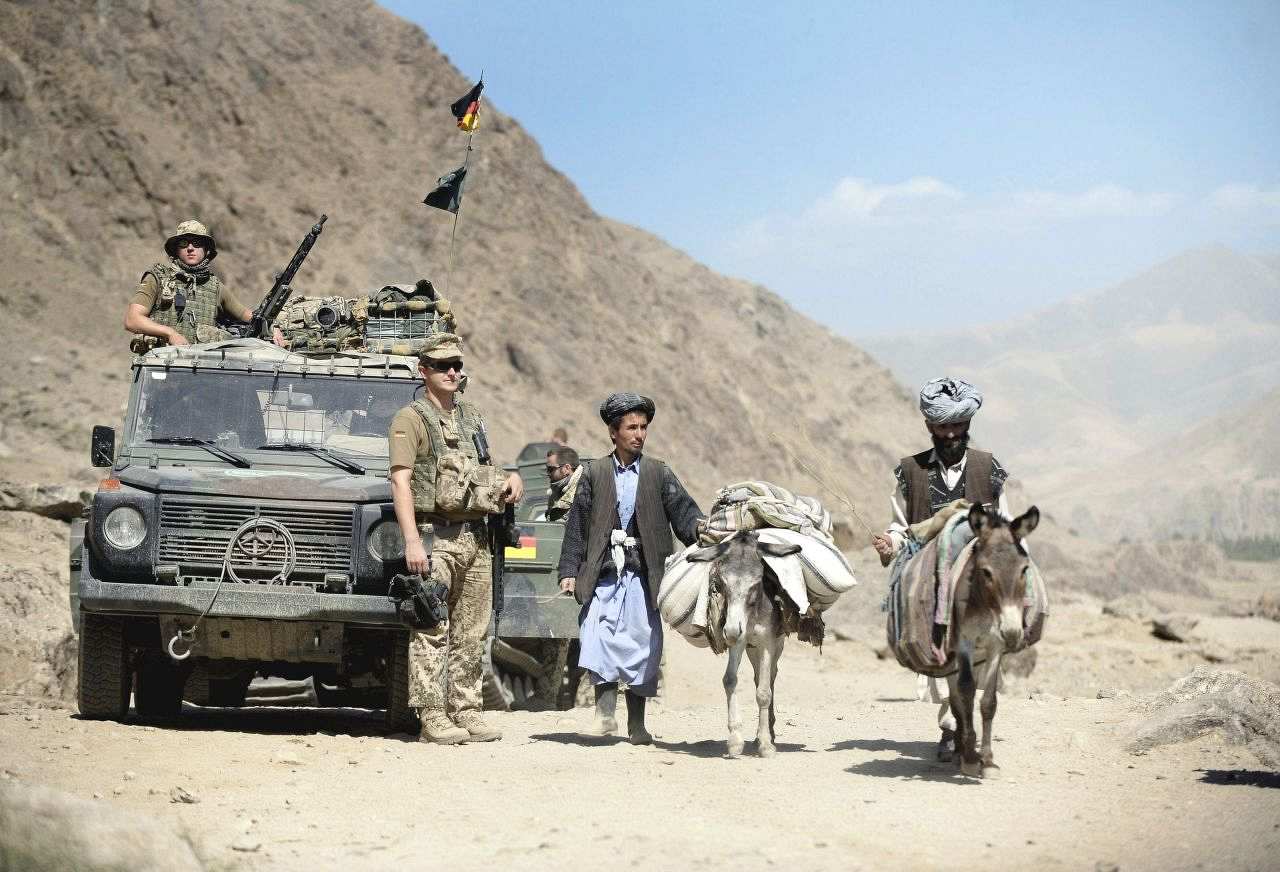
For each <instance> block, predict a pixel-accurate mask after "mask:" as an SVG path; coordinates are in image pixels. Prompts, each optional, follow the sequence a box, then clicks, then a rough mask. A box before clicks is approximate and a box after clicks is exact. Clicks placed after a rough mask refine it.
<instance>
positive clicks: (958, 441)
mask: <svg viewBox="0 0 1280 872" xmlns="http://www.w3.org/2000/svg"><path fill="white" fill-rule="evenodd" d="M968 448H969V434H968V433H965V434H964V435H963V436H957V437H956V438H954V439H943V438H941V437H939V436H934V437H933V450H934V451H936V452H937V453H938V457H940V458H941V459H942V462H943V463H945V464H946V465H947V466H955V465H956V464H957V463H959V462H960V458H962V457H964V453H965V451H966V450H967V449H968Z"/></svg>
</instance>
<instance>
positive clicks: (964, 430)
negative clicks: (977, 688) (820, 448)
mask: <svg viewBox="0 0 1280 872" xmlns="http://www.w3.org/2000/svg"><path fill="white" fill-rule="evenodd" d="M981 406H982V394H981V392H979V391H978V389H977V388H975V387H974V386H973V385H971V384H969V383H968V382H966V381H962V380H961V379H951V378H935V379H932V380H930V381H928V382H926V383H925V385H924V387H922V388H921V389H920V412H921V414H923V415H924V421H925V429H927V430H928V431H929V438H930V439H932V440H933V447H932V448H930V449H928V450H926V451H921V452H920V453H919V454H913V455H912V456H910V457H904V458H902V461H901V462H900V463H899V464H898V467H897V468H896V469H894V471H893V475H894V478H896V479H897V482H898V486H897V488H896V489H895V490H894V492H893V494H892V496H891V497H890V503H891V505H892V507H893V517H894V521H893V523H891V524H890V525H889V527H888V529H886V530H885V531H884V532H883V533H881V534H879V535H877V536H876V537H875V538H874V540H873V545H874V546H875V549H876V553H877V554H879V555H880V562H881V564H882V565H885V566H888V565H889V563H890V562H891V561H892V560H893V558H894V556H895V555H896V554H897V553H898V551H900V550H901V549H902V547H903V545H904V544H906V541H907V538H908V536H909V535H910V533H909V531H908V529H907V528H908V527H910V526H911V525H912V524H918V523H920V522H921V521H927V520H928V519H929V518H931V517H932V516H933V515H934V514H935V513H937V512H938V511H939V510H940V509H942V508H943V507H944V506H946V505H947V504H949V503H951V502H952V501H953V500H968V501H969V502H972V503H986V504H989V505H993V506H995V508H996V511H997V512H999V513H1000V516H1001V517H1003V518H1005V519H1006V520H1012V517H1013V516H1012V515H1010V514H1009V502H1008V499H1007V498H1006V496H1005V488H1004V484H1005V481H1006V479H1008V477H1009V473H1008V472H1006V471H1005V469H1004V467H1003V466H1001V465H1000V463H999V461H997V460H996V459H995V457H993V456H992V455H991V453H990V452H987V451H979V450H978V449H976V448H970V447H969V422H970V421H971V420H972V419H973V416H974V415H976V414H977V413H978V409H979V408H981ZM920 678H921V683H922V684H923V685H926V686H927V693H928V695H929V699H930V700H931V701H932V702H935V703H939V706H940V707H939V709H938V727H939V728H940V729H941V730H942V738H941V740H940V741H939V742H938V759H939V760H944V761H945V760H950V759H951V757H952V754H954V753H955V729H956V721H955V717H954V716H953V715H952V714H951V706H950V703H949V702H948V700H946V699H944V698H943V697H942V694H941V693H940V691H939V688H938V685H937V683H936V680H934V679H927V680H926V679H925V677H924V676H921V677H920ZM922 698H923V697H922Z"/></svg>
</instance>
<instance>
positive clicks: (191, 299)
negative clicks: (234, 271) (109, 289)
mask: <svg viewBox="0 0 1280 872" xmlns="http://www.w3.org/2000/svg"><path fill="white" fill-rule="evenodd" d="M164 250H165V253H166V254H168V255H169V261H168V263H157V264H155V265H154V266H152V267H151V268H150V269H148V270H147V271H146V272H144V273H143V274H142V280H141V281H140V282H139V283H138V290H137V292H136V293H134V295H133V299H132V300H130V301H129V308H128V310H127V311H126V312H125V315H124V329H126V330H128V331H129V332H131V333H137V334H140V335H139V340H141V344H140V345H139V346H138V347H136V348H135V350H145V346H146V345H148V344H150V345H153V346H154V345H165V344H168V345H187V344H189V343H192V342H202V341H209V340H210V339H216V338H217V337H218V334H217V333H215V332H214V331H216V330H217V327H216V326H215V325H214V321H215V319H216V318H217V315H218V310H219V309H221V310H222V312H223V313H224V314H226V315H227V316H228V317H230V318H234V319H236V320H238V321H245V322H248V321H249V320H250V319H251V318H252V317H253V311H252V310H251V309H249V308H247V307H246V306H245V305H244V304H243V303H241V302H240V301H239V300H238V299H236V297H235V296H234V295H233V294H232V293H231V292H230V291H229V290H227V288H226V286H224V285H223V284H222V282H221V281H220V280H219V279H218V277H217V276H216V275H214V274H213V271H212V270H211V269H210V268H209V263H210V262H211V261H212V260H213V259H214V258H215V257H217V256H218V247H217V245H215V244H214V241H213V237H212V236H210V235H209V230H208V228H206V227H205V226H204V225H203V224H201V223H200V222H199V221H197V220H195V219H194V218H192V219H190V220H187V221H183V222H182V223H181V224H179V225H178V229H177V230H175V231H174V232H173V235H172V236H170V237H169V238H168V239H166V240H165V243H164ZM222 335H223V336H225V335H226V334H225V333H224V334H222ZM145 336H152V337H155V340H156V341H154V342H151V343H147V341H146V340H145V339H143V338H142V337H145Z"/></svg>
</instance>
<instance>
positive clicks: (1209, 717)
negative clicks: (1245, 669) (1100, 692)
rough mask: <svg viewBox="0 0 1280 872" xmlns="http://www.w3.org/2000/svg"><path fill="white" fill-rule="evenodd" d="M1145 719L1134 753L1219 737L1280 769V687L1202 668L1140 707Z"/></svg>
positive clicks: (1134, 734)
mask: <svg viewBox="0 0 1280 872" xmlns="http://www.w3.org/2000/svg"><path fill="white" fill-rule="evenodd" d="M1140 710H1141V711H1142V713H1143V716H1142V719H1141V720H1140V721H1139V722H1138V723H1136V724H1135V725H1134V727H1133V728H1132V730H1131V732H1130V736H1129V740H1128V750H1129V751H1130V752H1133V753H1138V752H1143V751H1147V750H1149V749H1151V748H1155V747H1158V746H1160V745H1168V744H1172V743H1175V742H1185V741H1188V740H1190V739H1194V738H1197V737H1199V736H1202V735H1205V734H1206V733H1216V734H1217V735H1219V736H1220V737H1221V738H1222V740H1223V741H1225V742H1228V743H1231V744H1237V745H1247V746H1248V747H1249V749H1250V750H1251V751H1253V753H1254V754H1255V755H1256V756H1257V758H1258V759H1259V760H1260V761H1261V762H1262V763H1263V764H1264V765H1266V766H1269V767H1271V768H1273V769H1280V687H1277V686H1276V685H1274V684H1271V683H1270V682H1267V681H1259V680H1257V679H1253V678H1250V677H1248V676H1247V675H1245V674H1244V673H1242V672H1236V671H1234V670H1226V669H1211V668H1209V667H1208V666H1203V665H1202V666H1197V667H1196V668H1195V670H1194V671H1192V672H1191V674H1190V675H1187V676H1186V677H1184V678H1181V679H1179V680H1178V681H1176V682H1174V684H1173V685H1172V686H1170V687H1169V689H1168V690H1166V691H1164V692H1162V693H1159V694H1156V695H1155V696H1153V697H1151V698H1149V699H1148V700H1146V702H1145V703H1144V704H1143V705H1141V706H1140Z"/></svg>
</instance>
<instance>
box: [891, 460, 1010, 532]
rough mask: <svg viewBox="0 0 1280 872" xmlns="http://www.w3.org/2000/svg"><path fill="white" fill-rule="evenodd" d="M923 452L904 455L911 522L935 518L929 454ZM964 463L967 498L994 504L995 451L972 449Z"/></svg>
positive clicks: (903, 467)
mask: <svg viewBox="0 0 1280 872" xmlns="http://www.w3.org/2000/svg"><path fill="white" fill-rule="evenodd" d="M932 453H933V452H932V450H930V451H921V452H920V453H919V454H914V455H912V456H911V457H904V458H902V472H903V476H904V478H905V479H906V483H905V491H906V492H905V493H904V494H903V497H904V498H905V499H906V501H907V505H906V509H907V523H908V524H918V523H920V522H921V521H927V520H928V519H929V518H931V517H933V506H932V504H931V503H930V500H929V466H930V463H929V455H930V454H932ZM966 458H967V459H966V460H965V463H964V498H965V499H966V500H968V501H969V502H971V503H990V502H993V501H994V500H995V494H994V493H993V492H992V490H991V453H990V452H989V451H979V450H978V449H976V448H970V449H968V451H967V452H966Z"/></svg>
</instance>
